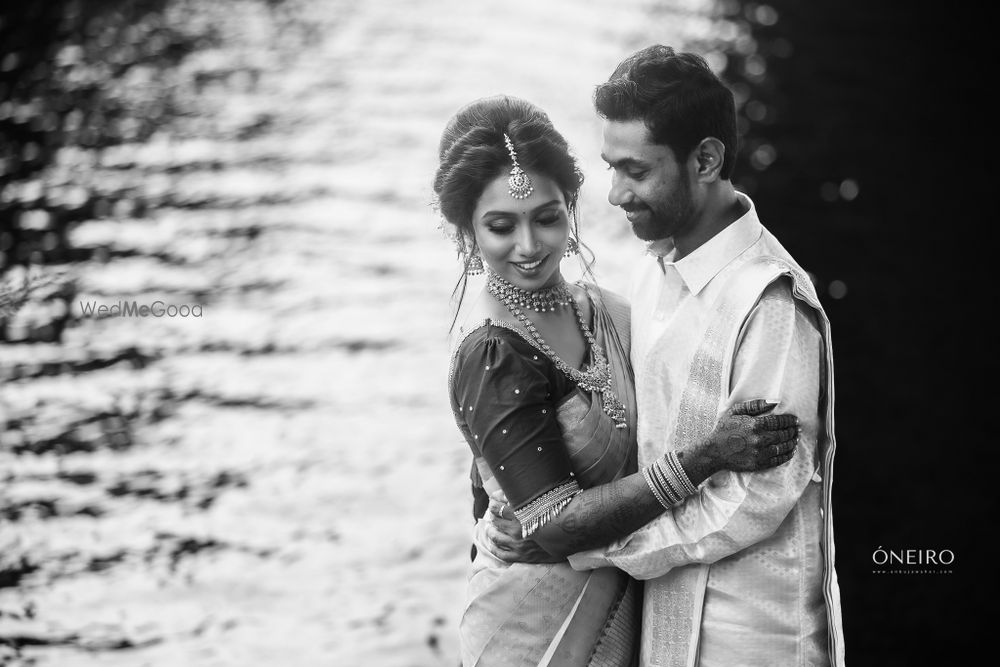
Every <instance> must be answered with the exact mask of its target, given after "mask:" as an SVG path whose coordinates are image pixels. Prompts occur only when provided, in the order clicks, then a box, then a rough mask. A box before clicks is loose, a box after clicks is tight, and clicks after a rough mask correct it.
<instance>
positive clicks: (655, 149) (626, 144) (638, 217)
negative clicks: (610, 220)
mask: <svg viewBox="0 0 1000 667" xmlns="http://www.w3.org/2000/svg"><path fill="white" fill-rule="evenodd" d="M601 157H602V158H604V161H605V162H607V163H608V166H609V168H610V169H611V172H612V174H611V190H610V191H609V192H608V201H609V202H611V205H612V206H619V207H621V209H622V210H624V211H625V216H626V217H627V218H628V221H629V223H631V225H632V231H633V232H634V233H635V235H636V236H638V237H639V238H640V239H643V240H645V241H656V240H658V239H663V238H667V237H669V236H674V235H676V234H678V233H683V232H684V231H686V230H688V229H689V228H690V227H692V226H693V225H694V221H695V214H694V204H693V201H692V195H691V182H690V180H689V176H688V168H687V165H686V164H685V163H683V162H678V160H677V158H676V156H675V155H674V152H673V150H671V149H670V147H668V146H664V145H662V144H655V143H653V141H652V137H651V136H650V133H649V129H648V128H647V127H646V124H645V123H644V122H643V121H641V120H630V121H615V120H606V121H604V145H603V146H602V147H601Z"/></svg>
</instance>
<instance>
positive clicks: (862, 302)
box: [701, 0, 997, 665]
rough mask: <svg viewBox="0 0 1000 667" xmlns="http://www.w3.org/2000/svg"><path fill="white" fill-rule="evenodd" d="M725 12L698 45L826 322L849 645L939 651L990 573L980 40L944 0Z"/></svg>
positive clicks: (917, 655)
mask: <svg viewBox="0 0 1000 667" xmlns="http://www.w3.org/2000/svg"><path fill="white" fill-rule="evenodd" d="M719 8H720V12H721V13H722V14H723V15H724V16H725V17H726V18H727V20H728V22H729V27H728V28H726V29H725V30H730V31H731V32H730V33H728V34H725V35H721V37H723V38H720V39H719V40H718V41H716V42H710V43H705V44H702V45H701V47H702V49H703V50H705V51H708V52H713V51H714V52H715V54H716V55H715V56H713V57H716V58H719V57H720V56H724V57H725V67H724V70H723V71H724V77H725V78H726V79H727V80H728V81H729V82H730V83H731V84H732V85H733V86H734V89H735V90H736V93H737V98H738V103H739V105H740V117H741V121H740V123H741V130H742V139H741V143H742V148H741V155H740V160H739V162H738V165H737V171H736V176H735V177H734V180H735V181H736V182H737V184H738V187H739V188H740V189H742V190H744V191H746V192H748V193H749V194H750V195H751V196H752V197H753V198H754V201H755V203H756V204H757V207H758V210H759V212H760V214H761V217H762V219H763V221H764V223H765V224H766V225H767V226H768V227H769V228H770V229H771V230H772V231H773V232H774V233H775V234H776V235H777V236H778V238H779V239H781V240H782V242H783V243H784V244H785V246H786V247H787V248H788V249H789V250H790V251H791V252H792V254H793V255H794V256H795V257H796V258H797V259H798V260H799V261H800V262H801V263H802V264H803V266H804V267H805V268H806V269H807V270H808V271H810V273H812V274H813V276H814V277H815V282H816V285H817V288H818V290H819V292H820V294H821V298H822V299H823V300H824V302H825V308H826V310H827V313H828V314H829V316H830V319H831V321H832V323H833V332H834V357H835V360H836V384H837V436H838V445H839V447H838V454H837V457H838V462H837V482H836V484H835V487H834V489H835V491H834V501H835V508H836V529H837V538H838V551H837V564H838V572H839V574H840V577H841V589H842V592H843V601H844V618H845V624H846V632H847V646H848V659H849V660H850V663H851V664H853V665H869V664H870V665H882V664H907V665H916V664H937V663H939V662H940V664H946V663H948V662H949V660H951V659H955V658H956V656H957V655H958V654H959V653H960V652H961V647H962V646H963V644H964V638H965V637H966V636H967V634H968V633H970V632H971V631H972V628H973V626H974V625H975V621H974V619H975V618H976V614H977V613H978V612H975V611H973V610H975V609H977V608H985V606H980V605H979V604H976V602H977V600H978V601H979V602H980V603H985V601H986V590H987V588H988V587H986V586H985V585H983V583H984V578H986V579H990V580H992V578H993V575H992V574H991V568H989V567H988V566H987V564H986V563H985V561H984V558H983V550H982V548H981V547H980V546H979V539H978V537H977V536H978V535H979V534H980V533H979V531H980V530H982V529H983V528H984V527H985V526H988V525H990V521H989V516H988V510H989V509H991V508H992V507H995V506H996V503H995V501H990V500H988V499H987V498H988V497H987V494H986V492H985V491H982V490H981V489H982V488H983V484H984V482H985V479H984V480H980V481H976V480H971V479H968V478H967V477H966V476H965V475H963V472H973V470H974V469H975V468H976V466H977V464H980V465H983V466H985V465H986V464H987V462H988V461H990V462H991V461H992V457H991V456H988V455H987V454H986V452H987V450H988V448H990V447H992V445H991V439H990V438H988V437H987V436H988V433H989V431H988V430H987V428H986V418H987V417H986V414H985V412H984V411H983V410H982V408H981V407H979V406H982V405H984V404H985V403H986V401H987V400H988V398H989V396H990V393H989V390H988V389H987V388H986V387H987V385H986V382H987V381H988V380H989V379H992V376H993V375H994V374H995V369H996V367H997V365H996V363H995V361H993V358H994V357H993V355H992V354H991V353H990V352H989V348H988V346H987V341H988V338H987V335H988V334H987V333H986V332H987V331H988V329H987V327H985V323H984V322H983V319H984V317H985V312H986V311H987V310H988V308H989V305H988V304H989V301H988V300H987V299H986V295H985V294H984V293H983V291H981V290H980V288H979V286H980V285H984V284H985V280H986V270H987V267H988V266H989V262H988V260H986V259H985V258H983V257H982V254H983V253H982V252H979V250H980V249H982V239H981V238H980V237H981V235H982V230H983V229H984V228H985V227H987V226H988V225H989V224H990V222H989V221H988V219H985V213H986V211H985V202H986V193H987V192H989V190H988V185H989V180H990V173H989V172H990V169H991V163H992V157H993V156H992V155H991V146H990V136H989V135H990V134H991V130H990V128H991V124H989V123H987V121H986V114H987V112H988V107H987V106H986V105H985V104H984V102H983V97H982V94H974V90H975V89H976V88H977V84H976V83H974V82H976V81H977V79H978V76H979V74H978V70H980V69H983V68H985V66H986V64H987V61H986V60H985V55H984V54H982V53H981V51H983V50H984V48H983V42H982V41H981V39H979V38H978V36H977V35H976V34H975V33H976V31H975V30H974V29H972V28H971V27H970V26H969V24H968V23H960V22H959V20H958V19H957V18H955V15H954V14H952V13H949V11H950V10H947V9H945V8H943V7H919V6H916V5H912V4H905V5H904V4H903V3H870V2H865V1H864V0H809V1H808V2H805V1H803V0H774V1H772V2H769V4H767V5H763V4H758V3H751V2H739V1H737V0H729V1H727V2H721V3H720V4H719ZM725 30H724V31H723V32H725ZM980 299H982V300H980ZM961 450H964V451H962V454H959V453H958V452H959V451H961ZM983 474H988V473H985V472H984V473H983ZM879 547H882V548H885V549H897V550H899V549H937V550H941V549H950V550H952V551H954V552H955V554H956V560H955V567H954V572H953V574H950V575H895V576H887V575H877V574H874V573H873V570H875V569H877V568H876V567H875V566H874V565H873V562H872V552H873V551H874V550H875V549H878V548H879ZM941 661H943V662H941Z"/></svg>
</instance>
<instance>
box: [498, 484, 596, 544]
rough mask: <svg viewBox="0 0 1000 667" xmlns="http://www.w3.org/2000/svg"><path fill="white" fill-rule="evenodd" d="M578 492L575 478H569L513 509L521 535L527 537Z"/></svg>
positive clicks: (555, 514) (567, 503) (560, 509)
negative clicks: (519, 524) (522, 505)
mask: <svg viewBox="0 0 1000 667" xmlns="http://www.w3.org/2000/svg"><path fill="white" fill-rule="evenodd" d="M578 493H580V485H579V484H577V483H576V480H575V479H569V480H566V481H565V482H563V483H562V484H560V485H559V486H557V487H556V488H554V489H552V490H551V491H546V492H545V493H543V494H542V495H540V496H538V497H537V498H535V499H534V500H532V501H531V502H530V503H528V504H527V505H525V506H524V507H521V508H519V509H515V510H514V516H516V517H517V520H518V521H519V522H520V523H521V537H529V536H530V535H531V534H532V533H534V532H535V531H537V530H538V529H539V528H541V527H542V526H544V525H545V524H546V523H548V522H549V521H551V520H552V519H554V518H555V517H556V516H557V515H558V514H559V512H562V511H563V508H565V507H566V506H567V505H569V503H570V501H571V500H573V496H575V495H576V494H578Z"/></svg>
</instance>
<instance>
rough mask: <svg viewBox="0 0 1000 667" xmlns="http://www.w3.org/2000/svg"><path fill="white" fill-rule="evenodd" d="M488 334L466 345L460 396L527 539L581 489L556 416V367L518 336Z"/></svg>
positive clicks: (475, 438)
mask: <svg viewBox="0 0 1000 667" xmlns="http://www.w3.org/2000/svg"><path fill="white" fill-rule="evenodd" d="M487 329H490V330H491V333H488V334H485V335H483V336H476V337H472V338H470V339H466V341H465V342H464V343H463V346H462V349H461V350H460V352H459V361H458V365H457V366H456V369H455V380H454V382H455V384H454V399H455V402H456V403H457V404H458V408H457V410H458V415H459V419H460V420H461V421H464V422H465V425H466V426H467V427H468V431H467V433H468V436H467V437H469V438H471V441H470V444H471V445H472V448H473V450H474V451H476V453H477V454H479V455H481V456H482V457H483V458H484V459H485V461H486V463H487V464H488V465H489V467H490V471H491V472H492V473H493V476H494V477H495V478H496V480H497V482H498V483H499V485H500V488H502V489H503V491H504V494H505V495H506V496H507V499H508V501H509V502H510V504H511V507H513V508H514V514H515V515H516V516H517V518H518V520H519V521H520V522H521V526H522V530H523V533H524V535H525V536H527V535H530V534H531V533H533V532H534V531H535V530H537V529H538V528H539V527H541V526H542V525H544V524H545V523H546V522H547V521H548V520H550V519H551V518H552V517H554V516H556V515H557V514H558V513H559V512H560V511H561V510H562V509H563V508H564V507H565V506H566V505H568V504H569V502H570V500H572V498H573V496H574V495H575V494H576V493H577V492H579V490H580V487H579V485H578V484H577V482H576V480H575V479H574V475H573V471H572V468H571V465H570V460H569V456H568V454H567V452H566V448H565V445H564V444H563V439H562V430H561V429H560V427H559V422H558V420H557V419H556V410H555V407H556V406H555V399H554V398H553V397H554V394H555V392H554V389H555V387H554V386H553V382H552V381H551V379H550V375H549V372H548V367H547V366H548V365H549V364H550V363H551V362H549V360H548V359H547V358H546V357H545V356H544V355H542V354H541V353H540V352H538V351H537V350H535V348H533V347H532V346H531V345H529V344H528V343H527V342H526V341H524V340H523V339H521V338H520V336H518V335H517V334H514V333H513V332H511V333H509V334H508V333H507V332H506V331H501V332H497V331H496V330H495V329H492V328H491V327H487Z"/></svg>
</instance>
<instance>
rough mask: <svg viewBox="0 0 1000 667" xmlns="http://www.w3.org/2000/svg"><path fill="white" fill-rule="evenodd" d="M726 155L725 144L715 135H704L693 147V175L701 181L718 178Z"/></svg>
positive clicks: (709, 181)
mask: <svg viewBox="0 0 1000 667" xmlns="http://www.w3.org/2000/svg"><path fill="white" fill-rule="evenodd" d="M725 157H726V147H725V145H724V144H723V143H722V142H721V141H719V140H718V139H716V138H715V137H705V138H704V139H702V140H701V141H700V142H699V143H698V145H697V146H696V147H695V149H694V160H695V165H694V167H695V175H696V177H697V179H698V181H699V182H701V183H711V182H713V181H717V180H719V173H720V172H721V170H722V163H723V161H724V160H725Z"/></svg>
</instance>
